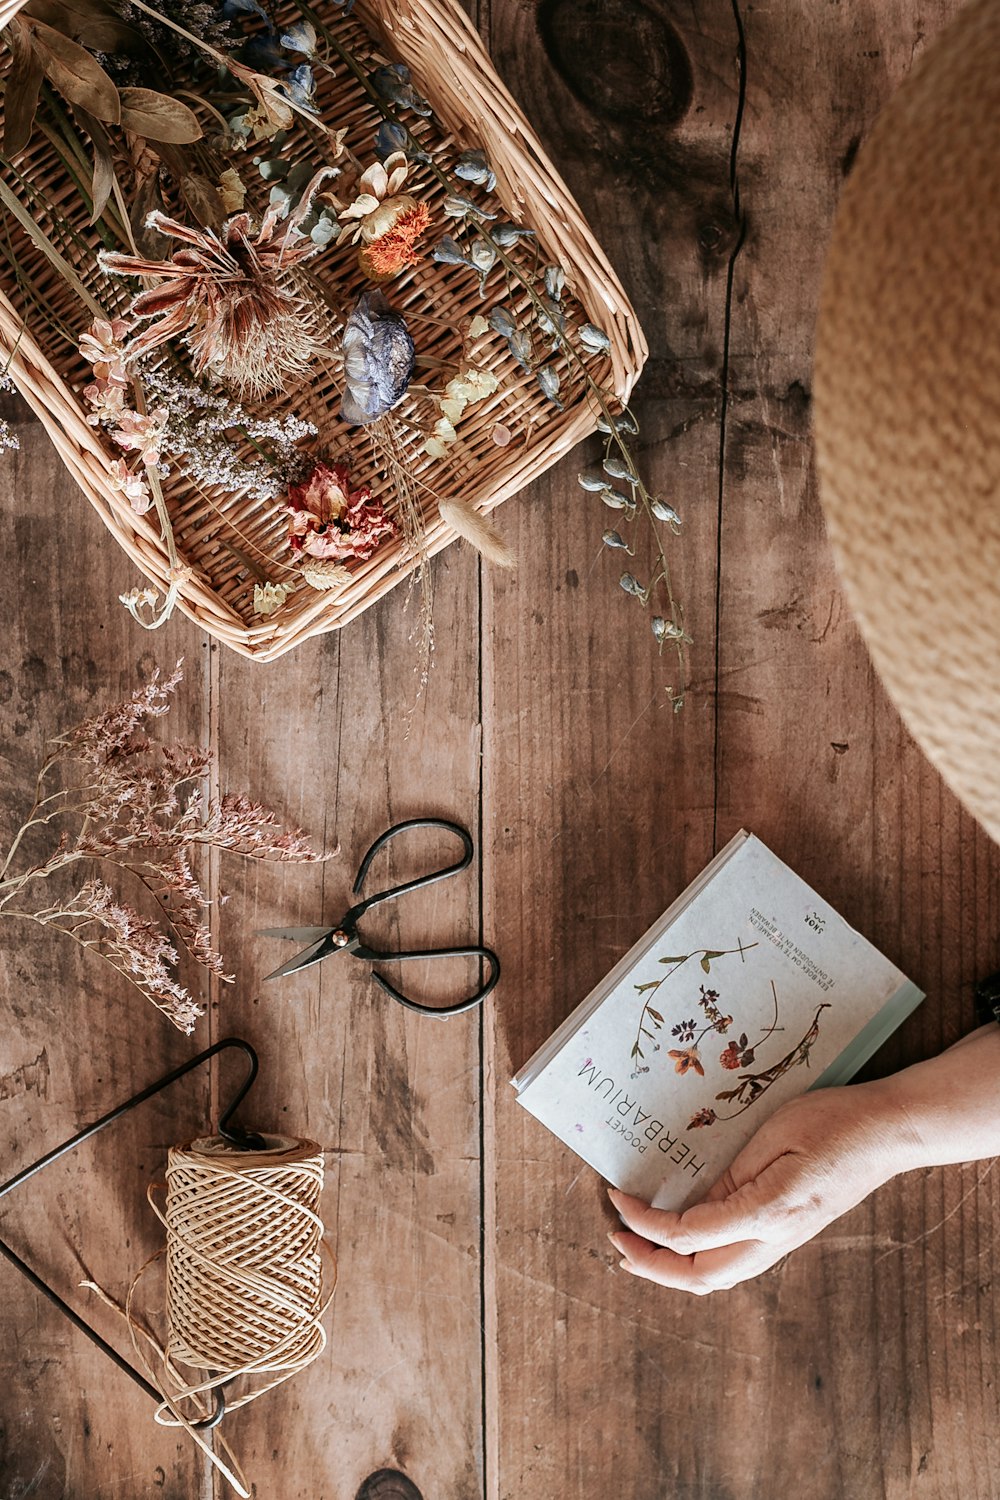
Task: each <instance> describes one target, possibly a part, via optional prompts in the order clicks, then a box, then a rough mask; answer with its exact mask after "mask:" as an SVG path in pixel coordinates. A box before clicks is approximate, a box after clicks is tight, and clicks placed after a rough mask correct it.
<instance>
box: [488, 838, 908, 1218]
mask: <svg viewBox="0 0 1000 1500" xmlns="http://www.w3.org/2000/svg"><path fill="white" fill-rule="evenodd" d="M923 998H924V997H923V994H922V992H921V991H920V990H918V989H917V987H916V985H914V984H913V983H912V982H911V981H910V980H908V979H907V978H906V977H905V975H903V974H902V973H900V971H899V969H897V968H896V967H895V965H893V964H891V963H890V962H889V960H888V959H887V958H885V957H883V955H882V954H881V953H879V952H878V950H877V949H876V948H874V947H873V946H872V945H871V943H869V942H868V941H867V940H866V939H865V938H863V937H862V936H861V935H860V933H857V932H855V931H854V929H853V928H852V927H849V926H848V924H847V923H846V922H845V921H844V919H843V918H842V917H840V916H838V914H837V913H836V912H835V911H834V910H833V908H832V907H831V906H829V905H827V903H826V902H825V901H823V900H822V899H821V898H820V897H819V896H817V895H816V893H815V891H813V890H811V889H810V888H809V886H807V885H806V884H805V882H804V881H803V880H800V879H799V877H798V876H797V875H796V874H795V873H794V872H793V871H792V870H790V869H789V868H788V866H787V865H785V864H783V863H782V862H781V860H780V859H778V858H777V856H776V855H774V854H772V853H771V851H770V849H768V848H767V847H766V845H764V844H762V843H761V841H760V839H758V838H755V837H754V836H753V835H752V834H748V833H745V832H740V833H739V834H737V836H736V837H735V838H734V839H733V840H731V842H730V843H729V844H727V845H726V847H725V849H723V850H722V851H721V853H719V854H718V855H717V856H716V858H715V859H714V860H713V861H712V863H711V864H710V865H709V866H708V867H707V868H706V869H705V870H704V871H703V872H702V873H701V875H699V876H698V878H697V879H696V880H695V881H694V882H693V883H692V884H691V885H690V886H689V887H688V888H687V890H686V891H684V893H683V894H682V895H681V896H679V897H678V899H677V900H676V901H675V902H674V903H673V905H672V906H671V907H669V908H668V910H667V911H666V912H664V914H663V916H662V917H661V918H660V919H659V921H657V922H655V923H654V924H653V926H652V927H651V928H650V929H649V931H648V932H647V933H646V934H645V936H644V937H642V938H640V939H639V941H638V943H636V944H635V946H634V947H633V948H632V949H631V950H630V951H629V952H628V953H626V955H625V957H624V958H623V959H622V960H621V962H620V963H619V964H617V965H616V967H615V968H614V969H612V971H611V973H610V974H609V975H608V976H607V978H606V979H604V980H603V981H602V982H601V983H600V984H599V985H598V986H597V988H596V989H594V990H592V991H591V993H590V994H589V995H588V996H587V998H586V999H585V1000H584V1001H583V1002H582V1003H581V1004H580V1005H578V1006H577V1008H576V1010H575V1011H573V1013H572V1014H571V1015H570V1016H568V1017H567V1019H566V1020H565V1021H564V1022H563V1023H562V1025H561V1026H560V1027H559V1028H558V1030H557V1031H555V1032H554V1034H553V1035H552V1036H551V1037H550V1038H549V1040H548V1041H547V1042H546V1043H545V1045H544V1046H543V1047H541V1048H540V1049H539V1050H538V1052H536V1053H535V1055H534V1057H532V1058H531V1060H530V1061H529V1062H528V1063H527V1064H526V1065H525V1067H524V1068H522V1070H521V1071H520V1073H518V1075H517V1077H516V1078H514V1079H513V1084H514V1087H515V1089H516V1090H517V1094H518V1099H519V1101H520V1102H521V1104H523V1105H524V1107H525V1108H526V1109H527V1110H530V1112H531V1113H532V1114H533V1115H535V1116H536V1118H537V1119H539V1120H540V1121H541V1122H542V1124H543V1125H546V1126H548V1128H549V1130H551V1131H553V1132H554V1134H555V1135H557V1136H558V1137H559V1138H560V1140H563V1141H565V1142H566V1144H567V1145H569V1146H572V1148H573V1150H574V1151H575V1152H576V1153H577V1154H578V1155H579V1156H581V1157H583V1159H584V1161H586V1162H589V1163H590V1165H591V1166H592V1167H595V1168H596V1169H597V1171H599V1172H600V1173H601V1174H602V1176H604V1177H605V1178H607V1180H608V1181H609V1182H611V1183H613V1184H614V1185H615V1186H616V1187H619V1188H623V1189H625V1190H626V1191H627V1192H631V1193H637V1194H639V1195H640V1196H641V1197H644V1198H647V1199H650V1200H652V1201H653V1202H654V1203H656V1205H657V1206H658V1207H661V1208H670V1209H679V1208H683V1207H685V1206H687V1204H689V1203H692V1202H694V1201H696V1200H697V1199H698V1198H699V1197H701V1195H702V1194H703V1193H705V1192H706V1191H707V1190H708V1188H709V1187H710V1186H711V1185H712V1183H713V1182H714V1181H715V1179H716V1178H717V1177H718V1176H719V1174H720V1173H721V1172H722V1171H724V1170H725V1168H726V1167H727V1166H728V1165H729V1163H730V1162H731V1161H732V1160H733V1158H734V1157H735V1156H736V1155H737V1153H738V1152H739V1151H740V1150H741V1148H742V1147H743V1146H744V1145H745V1144H746V1142H747V1141H748V1140H749V1139H750V1137H751V1136H752V1135H753V1134H754V1132H755V1131H756V1130H757V1128H758V1127H759V1126H760V1125H761V1124H763V1122H764V1120H766V1119H767V1117H768V1116H769V1115H771V1114H773V1113H774V1111H775V1110H776V1109H777V1108H778V1106H779V1104H782V1103H784V1101H785V1100H786V1099H790V1098H793V1097H794V1096H795V1095H796V1094H800V1093H803V1092H804V1091H805V1090H806V1089H808V1088H810V1087H812V1088H818V1087H824V1086H828V1085H831V1084H841V1083H846V1082H847V1081H848V1080H849V1079H850V1078H851V1077H852V1076H853V1074H854V1073H855V1072H856V1071H857V1070H858V1068H860V1067H861V1066H862V1065H863V1064H864V1063H865V1062H867V1061H868V1059H869V1058H870V1057H871V1056H872V1054H873V1053H874V1052H875V1051H876V1050H877V1048H878V1047H880V1046H881V1045H882V1043H883V1042H884V1041H885V1040H886V1038H887V1037H888V1036H889V1035H890V1034H891V1032H893V1031H894V1030H895V1029H896V1027H897V1026H899V1025H900V1024H901V1022H902V1021H904V1020H905V1019H906V1017H907V1016H908V1015H909V1014H910V1013H911V1012H912V1011H913V1010H914V1009H915V1008H916V1006H917V1005H919V1003H920V1001H921V1000H922V999H923Z"/></svg>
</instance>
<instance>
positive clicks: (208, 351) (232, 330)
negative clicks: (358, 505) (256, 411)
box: [98, 168, 332, 400]
mask: <svg viewBox="0 0 1000 1500" xmlns="http://www.w3.org/2000/svg"><path fill="white" fill-rule="evenodd" d="M331 170H332V169H331V168H323V169H322V170H321V171H319V172H317V173H316V175H315V177H314V178H313V180H312V183H311V184H310V186H309V188H308V189H307V190H306V192H305V193H303V195H302V199H301V201H300V203H299V206H298V208H297V209H296V211H295V213H294V214H293V215H291V217H290V218H289V219H288V220H287V222H286V223H285V225H284V227H283V229H282V231H281V233H280V234H279V233H278V232H277V231H278V224H279V219H278V213H277V211H276V210H274V209H272V210H270V211H269V212H268V213H267V214H266V215H265V217H264V219H263V222H262V223H261V225H260V227H259V228H258V229H257V231H256V233H255V232H254V230H253V227H252V220H251V218H250V215H249V214H247V213H240V214H234V215H233V217H232V218H230V219H227V220H226V223H225V224H224V225H223V227H222V231H221V233H220V234H216V233H215V231H214V230H212V229H194V228H192V227H191V226H190V225H187V224H179V223H177V221H176V220H174V219H168V218H167V216H166V215H165V214H162V213H159V212H156V211H154V212H153V213H151V214H150V215H149V217H148V219H147V224H148V225H149V227H150V228H153V229H155V230H157V231H158V232H159V233H160V234H163V235H166V236H167V237H168V238H169V239H174V240H179V241H180V242H181V244H182V245H183V246H184V247H185V248H184V249H181V250H177V251H175V252H174V253H173V255H172V256H171V257H170V259H169V260H165V261H151V260H144V259H143V258H142V257H141V256H137V255H122V254H119V253H118V252H115V251H108V250H105V251H101V253H100V255H99V257H98V259H99V262H100V266H101V269H102V270H103V271H109V272H112V273H115V274H117V275H121V276H152V277H157V278H159V281H160V283H161V284H160V285H158V286H154V287H151V288H149V289H147V290H146V291H142V292H139V294H138V295H137V296H136V297H134V298H133V300H132V304H131V309H130V310H131V312H132V314H133V316H134V317H136V318H141V319H145V318H148V319H150V320H151V321H150V322H149V323H147V325H146V327H145V329H144V330H143V331H142V332H141V333H139V334H137V335H136V337H135V338H133V339H132V341H131V343H130V345H129V349H128V357H129V358H130V359H133V360H134V359H138V358H141V357H142V356H143V355H144V354H149V353H150V352H151V351H152V350H153V349H157V348H159V346H160V345H161V344H165V343H167V341H168V340H170V339H174V338H178V337H183V339H184V340H185V342H186V343H187V346H188V348H189V349H190V351H191V353H192V355H193V356H194V364H195V371H196V372H197V373H198V374H203V373H205V372H206V371H210V372H211V373H212V374H214V375H216V376H217V377H218V378H219V379H221V380H224V381H225V382H226V383H227V384H229V385H232V387H233V388H234V389H235V391H236V392H237V394H238V395H239V396H240V397H241V398H248V399H250V400H261V399H263V397H265V396H267V395H269V394H270V393H271V392H272V391H276V390H280V389H282V388H283V387H285V386H286V385H287V384H288V383H289V382H294V381H297V380H300V379H301V377H302V376H303V375H304V373H305V371H306V369H307V368H308V366H309V364H310V362H311V361H312V360H313V359H314V358H315V356H316V355H317V354H318V353H319V350H320V347H321V346H320V345H319V343H318V342H317V339H316V335H315V324H314V317H313V313H312V309H311V307H310V304H309V303H308V302H307V301H306V300H305V299H304V298H302V297H300V296H298V295H296V294H295V293H294V292H292V291H290V290H289V289H288V287H287V286H286V285H283V284H282V279H281V278H282V273H283V272H285V271H287V270H288V269H289V268H291V267H292V266H295V265H297V264H298V263H299V262H300V261H303V260H305V259H306V257H307V256H310V255H313V254H315V252H316V249H317V246H316V245H315V243H314V242H313V241H312V240H311V239H310V238H309V237H308V236H307V235H303V234H301V233H300V232H299V229H298V225H299V224H300V223H301V220H302V218H304V217H305V214H306V213H307V212H308V209H309V206H310V205H311V202H312V199H313V197H314V196H315V193H316V191H317V189H318V187H319V184H320V182H321V181H322V180H323V179H324V178H325V177H326V176H328V175H329V173H330V171H331Z"/></svg>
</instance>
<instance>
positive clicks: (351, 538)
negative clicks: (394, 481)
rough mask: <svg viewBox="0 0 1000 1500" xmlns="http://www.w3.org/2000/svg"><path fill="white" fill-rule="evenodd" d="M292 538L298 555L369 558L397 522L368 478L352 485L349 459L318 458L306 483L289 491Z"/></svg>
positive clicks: (292, 546)
mask: <svg viewBox="0 0 1000 1500" xmlns="http://www.w3.org/2000/svg"><path fill="white" fill-rule="evenodd" d="M287 509H288V515H289V523H288V532H289V535H288V544H289V546H290V547H291V549H292V551H293V552H294V553H296V554H297V555H299V556H301V555H303V554H306V555H308V556H309V557H319V558H324V559H329V560H332V561H334V562H346V561H348V560H349V559H351V558H355V557H356V558H359V559H361V560H362V561H364V560H365V559H366V558H369V557H371V555H372V553H373V552H374V551H375V549H376V548H377V547H378V545H379V543H380V542H381V541H383V540H384V539H385V538H387V537H392V536H395V535H396V533H397V529H398V528H397V526H396V523H395V521H393V520H392V518H391V517H389V516H387V515H386V513H385V509H384V507H383V505H382V501H381V500H380V499H379V498H378V497H377V496H375V495H373V494H372V492H371V490H370V489H369V488H368V486H367V485H366V484H364V485H360V486H359V487H358V488H357V489H353V488H352V487H351V476H350V473H349V471H348V468H347V465H346V464H344V463H335V464H332V465H330V464H324V463H318V464H317V465H316V467H315V468H314V469H313V470H312V472H311V473H310V475H309V477H308V478H307V479H306V480H304V481H303V483H302V484H293V485H292V486H291V487H290V488H289V491H288V507H287Z"/></svg>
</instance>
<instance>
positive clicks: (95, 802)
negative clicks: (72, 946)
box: [0, 662, 323, 1032]
mask: <svg viewBox="0 0 1000 1500" xmlns="http://www.w3.org/2000/svg"><path fill="white" fill-rule="evenodd" d="M181 676H182V674H181V664H180V663H179V662H178V664H177V666H176V667H175V668H174V670H173V672H172V673H171V674H170V675H169V676H167V677H161V675H160V673H159V671H156V672H154V673H153V675H152V677H151V678H150V680H149V682H148V683H146V685H145V686H144V687H141V688H137V689H136V690H135V692H133V693H132V695H131V697H129V698H126V699H125V700H124V702H121V703H117V704H115V705H114V706H113V707H112V708H110V709H108V710H106V711H105V712H104V713H103V714H99V715H97V716H96V717H94V718H90V719H85V720H84V721H83V722H82V723H81V724H78V725H76V726H75V727H74V728H73V729H70V730H68V731H66V733H64V734H61V735H59V736H58V738H56V739H54V740H52V741H51V749H50V751H49V754H48V756H47V757H46V759H45V761H44V762H43V764H42V767H41V769H40V770H39V773H38V778H37V781H36V785H35V798H34V803H33V805H32V808H31V811H30V812H29V814H28V816H27V818H26V819H25V821H24V823H23V824H22V825H21V828H20V829H19V830H18V832H17V833H16V835H15V836H14V839H13V841H12V843H11V845H10V848H9V849H8V851H7V855H6V858H5V859H4V862H3V865H2V867H0V916H2V917H20V918H22V919H25V920H28V921H33V922H37V923H38V924H39V925H41V926H43V927H51V928H54V929H55V930H56V931H58V932H64V933H66V934H67V935H68V936H70V937H73V938H75V939H76V941H77V942H78V943H80V945H81V946H82V947H84V948H91V949H94V950H95V951H96V952H98V953H100V954H101V956H102V957H103V958H104V959H105V960H106V962H108V963H110V964H111V966H112V968H114V969H116V970H117V971H118V973H120V974H122V975H123V976H124V977H125V978H126V979H128V980H129V981H130V983H132V984H134V985H135V987H136V988H137V989H138V990H139V991H140V992H141V993H142V994H143V995H145V996H146V998H147V999H148V1000H150V1001H151V1002H152V1004H153V1005H155V1006H156V1007H157V1009H158V1010H161V1011H162V1012H163V1013H164V1015H166V1016H167V1017H168V1019H169V1020H170V1021H172V1022H173V1024H174V1025H175V1026H177V1027H178V1028H179V1029H180V1030H181V1031H184V1032H190V1031H192V1029H193V1028H194V1024H195V1022H196V1020H197V1018H198V1017H199V1016H200V1015H201V1014H202V1007H201V1006H200V1005H199V1003H198V1001H197V1000H196V999H195V997H194V996H193V995H191V994H190V993H189V991H188V990H187V989H186V988H185V987H184V986H183V985H182V984H181V983H180V982H179V981H178V979H177V975H176V966H177V964H178V961H179V954H178V947H180V948H183V949H184V950H185V951H186V952H187V953H188V954H189V955H190V956H191V957H192V958H193V959H194V960H195V962H196V963H198V964H200V965H201V966H202V967H203V968H205V969H207V970H208V971H209V973H211V974H215V975H216V976H217V977H218V978H219V979H222V980H225V981H227V982H228V981H231V979H232V976H231V975H229V974H226V973H225V971H224V965H223V960H222V957H221V955H220V954H219V953H218V952H217V950H216V948H215V946H214V944H213V941H212V935H211V932H210V930H209V927H208V925H207V922H206V920H205V913H206V911H207V909H208V907H209V905H210V902H209V899H208V897H207V896H206V894H205V892H204V891H203V889H202V887H201V885H200V883H199V881H198V879H197V877H196V876H195V874H194V871H193V869H192V867H191V857H192V854H193V852H194V851H195V850H197V849H199V848H213V849H225V850H229V851H231V852H233V853H235V854H242V855H243V856H244V857H245V858H248V859H270V860H281V861H307V860H308V861H311V860H317V859H321V858H323V856H322V855H318V854H316V853H315V852H314V851H313V850H312V849H311V848H310V847H309V845H308V843H307V842H306V840H305V839H304V837H303V836H302V834H301V833H299V832H297V831H292V832H288V831H286V830H284V829H282V828H281V826H280V824H279V823H278V820H277V818H276V816H275V814H274V813H273V812H272V811H271V810H270V809H269V808H266V807H264V806H262V805H261V804H260V803H259V802H255V801H253V800H252V799H251V798H249V797H247V796H224V797H222V798H220V799H219V800H212V801H209V800H207V799H206V798H205V795H204V793H203V791H202V784H203V783H204V780H205V777H206V776H207V774H208V772H209V770H210V769H211V765H212V757H211V755H210V753H209V752H208V751H207V750H203V749H201V748H200V747H197V746H194V747H192V746H189V745H180V744H168V743H163V742H160V741H154V740H151V739H150V738H149V737H148V735H147V733H146V726H147V722H148V721H149V720H151V719H155V718H159V717H161V716H162V715H163V714H165V713H166V712H167V711H168V710H169V707H170V700H171V697H172V694H173V693H174V691H175V689H176V688H177V685H178V683H179V682H180V681H181ZM43 829H48V830H50V835H52V836H55V834H56V830H58V837H57V838H56V839H55V847H54V848H50V850H49V851H48V853H47V854H44V855H42V856H40V857H38V856H36V857H34V858H33V861H32V860H25V861H23V868H20V869H18V865H19V863H22V860H21V859H19V856H23V855H24V850H25V847H26V843H25V841H26V839H27V838H28V837H29V835H30V833H31V830H43ZM94 866H96V868H97V873H91V874H89V875H88V878H87V879H86V880H85V881H84V882H83V884H82V885H80V886H79V887H78V888H77V889H76V890H75V891H74V892H73V893H72V894H71V895H69V896H68V897H66V898H65V899H60V900H58V901H56V902H54V903H51V904H48V905H45V904H42V903H41V901H40V899H39V898H38V896H37V894H36V893H37V892H38V891H40V890H45V889H46V887H45V886H44V885H43V882H45V881H46V880H48V879H50V878H51V877H52V876H54V875H58V874H60V873H61V872H64V871H72V869H73V867H80V868H87V869H92V868H93V867H94ZM112 871H117V872H118V873H119V875H121V874H126V875H128V876H129V877H130V879H131V880H132V881H133V882H134V883H135V884H137V885H138V886H139V887H141V888H143V889H145V890H146V892H147V894H148V896H149V897H150V898H151V899H152V901H153V902H155V905H156V907H157V912H158V920H154V921H150V920H149V919H148V918H146V917H144V916H142V915H141V914H140V913H139V912H138V911H136V910H135V909H134V908H133V907H132V906H130V905H129V904H127V903H126V902H125V901H122V900H121V899H119V897H118V896H117V895H116V893H115V891H114V889H113V887H112V886H111V885H110V884H109V883H108V881H107V880H106V879H105V878H104V877H105V875H106V874H110V872H112ZM160 920H162V921H165V922H166V923H167V924H168V925H169V927H170V929H171V930H172V934H173V937H174V939H176V944H177V946H175V944H174V942H172V941H171V940H170V938H168V936H167V935H166V933H165V932H164V931H163V929H162V927H161V926H160V925H159V921H160Z"/></svg>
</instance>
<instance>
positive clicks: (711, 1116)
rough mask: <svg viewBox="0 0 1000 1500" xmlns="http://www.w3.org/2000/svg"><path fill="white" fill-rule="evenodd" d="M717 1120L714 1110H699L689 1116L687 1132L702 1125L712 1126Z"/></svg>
mask: <svg viewBox="0 0 1000 1500" xmlns="http://www.w3.org/2000/svg"><path fill="white" fill-rule="evenodd" d="M717 1119H718V1115H717V1114H716V1113H715V1110H714V1109H699V1110H698V1111H697V1112H696V1113H695V1114H693V1115H692V1116H691V1123H690V1125H689V1126H688V1130H698V1129H700V1127H701V1126H702V1125H714V1124H715V1122H716V1120H717Z"/></svg>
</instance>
